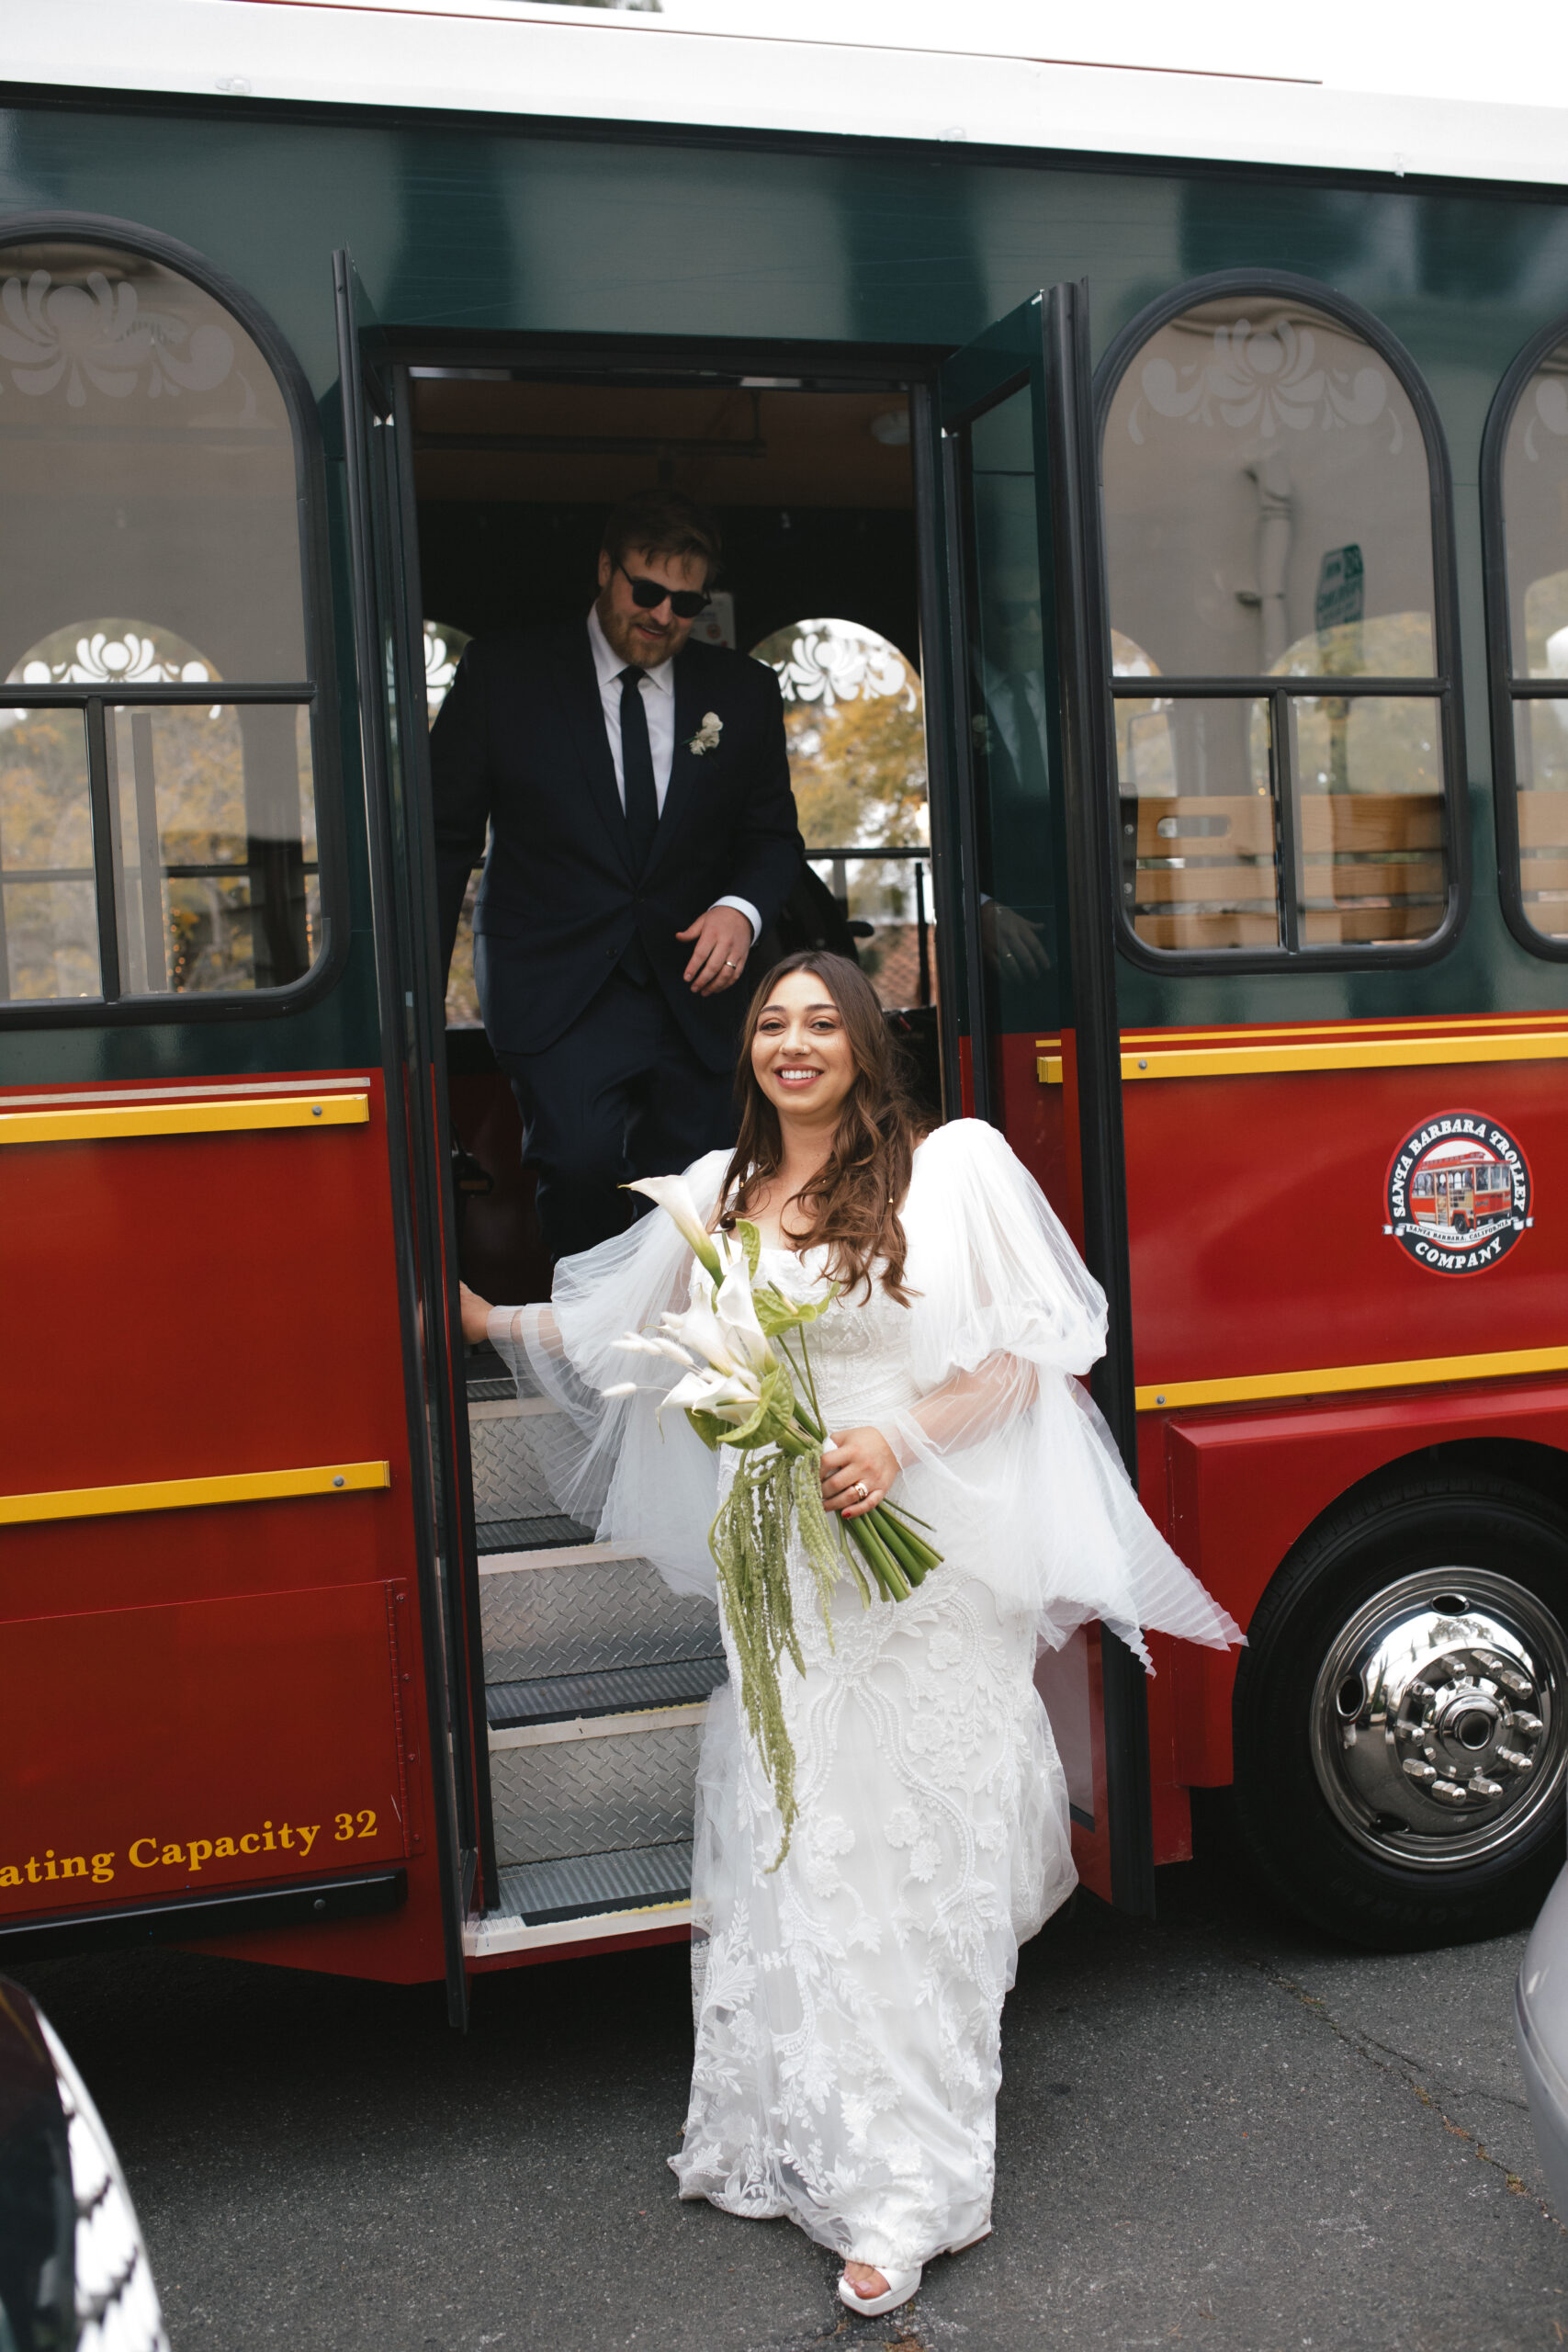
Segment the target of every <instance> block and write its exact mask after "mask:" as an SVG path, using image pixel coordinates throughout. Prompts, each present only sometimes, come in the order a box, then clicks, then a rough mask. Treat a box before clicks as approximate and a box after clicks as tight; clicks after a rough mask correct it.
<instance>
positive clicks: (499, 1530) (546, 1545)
mask: <svg viewBox="0 0 1568 2352" xmlns="http://www.w3.org/2000/svg"><path fill="white" fill-rule="evenodd" d="M474 1534H475V1537H476V1539H477V1541H478V1545H479V1557H480V1559H481V1560H492V1559H494V1558H495V1556H496V1555H497V1554H498V1553H500V1552H545V1551H549V1550H550V1549H552V1548H553V1547H554V1546H555V1545H557V1544H592V1541H593V1530H592V1528H591V1527H584V1526H583V1525H582V1524H581V1521H578V1520H575V1519H567V1518H565V1517H564V1516H563V1515H562V1513H560V1512H559V1511H549V1512H546V1513H544V1514H542V1515H541V1516H540V1517H539V1518H537V1519H481V1520H480V1521H479V1522H478V1524H477V1526H476V1527H475V1529H474Z"/></svg>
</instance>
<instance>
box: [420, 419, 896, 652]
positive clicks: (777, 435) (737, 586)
mask: <svg viewBox="0 0 1568 2352" xmlns="http://www.w3.org/2000/svg"><path fill="white" fill-rule="evenodd" d="M412 412H413V425H414V483H415V489H416V492H417V494H418V498H419V510H420V555H421V570H422V573H423V594H424V608H425V614H426V616H427V617H433V618H434V619H437V620H439V621H440V622H441V623H442V624H443V625H444V626H446V627H451V628H459V629H461V630H463V631H464V632H465V633H467V634H468V635H474V634H477V633H478V632H479V630H480V629H482V628H498V627H513V626H515V625H517V624H518V623H520V622H529V621H542V620H552V619H564V618H566V617H568V616H570V615H574V614H577V613H579V612H581V611H582V610H584V609H585V607H586V605H587V604H588V602H589V600H590V599H591V598H592V593H593V582H594V567H595V564H596V561H597V556H598V548H599V535H600V532H601V529H602V527H603V525H604V516H605V514H606V513H607V511H608V510H609V508H610V507H612V506H613V505H615V503H617V502H618V501H619V500H621V499H623V498H626V497H629V496H630V495H631V493H632V492H635V491H638V490H645V489H647V488H649V486H650V485H652V484H654V483H656V482H662V483H665V484H666V485H668V486H669V487H670V488H671V489H675V490H681V491H684V492H686V493H687V494H688V496H690V497H693V498H695V499H698V500H700V501H701V502H702V503H704V504H705V505H709V506H711V507H713V508H714V509H715V510H716V514H717V515H718V518H719V522H720V526H721V527H722V530H723V533H724V541H725V552H724V562H723V566H722V571H721V573H720V579H719V585H720V586H721V587H722V589H723V590H724V592H725V594H726V596H727V597H728V599H729V600H730V605H729V608H728V609H730V610H731V611H732V613H733V623H734V628H735V637H736V642H737V644H738V645H739V647H740V649H741V650H743V651H744V650H750V648H751V647H752V646H754V645H756V644H758V643H760V642H761V640H762V639H764V638H766V637H768V636H770V635H771V634H772V633H773V632H774V631H775V630H777V629H780V628H786V627H788V626H789V625H790V624H791V623H793V622H796V621H798V620H801V619H803V618H805V617H807V616H814V615H825V616H833V617H835V618H838V619H842V620H847V621H852V622H853V623H855V624H856V625H857V626H859V627H861V628H868V629H871V630H873V631H874V632H875V633H876V634H877V635H878V636H881V637H885V638H886V639H888V640H889V641H890V642H891V643H892V644H894V645H895V646H897V648H898V649H899V650H900V651H901V652H902V653H903V654H904V656H905V658H906V659H907V660H908V661H909V662H915V663H918V660H919V622H918V617H917V590H916V559H915V515H914V488H913V478H912V471H911V466H910V451H909V440H908V433H909V415H908V398H907V395H905V394H904V393H902V392H899V391H896V390H852V391H812V390H795V389H794V388H793V387H779V386H777V385H771V384H749V385H748V384H736V383H733V382H731V383H728V384H724V383H715V384H712V385H707V386H695V385H684V384H641V383H626V382H621V383H604V382H595V383H583V382H581V381H577V382H564V381H555V382H537V381H533V382H530V381H524V380H506V379H502V380H496V379H488V380H486V379H475V378H474V377H472V376H467V377H463V376H456V375H445V376H444V375H441V374H437V373H430V372H422V373H416V374H415V375H414V377H413V379H412Z"/></svg>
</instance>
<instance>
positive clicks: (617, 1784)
mask: <svg viewBox="0 0 1568 2352" xmlns="http://www.w3.org/2000/svg"><path fill="white" fill-rule="evenodd" d="M633 1723H634V1725H635V1728H628V1729H627V1730H626V1732H624V1733H600V1735H599V1736H595V1737H591V1738H582V1739H576V1738H572V1737H571V1736H570V1735H569V1736H567V1737H566V1738H564V1739H559V1738H558V1739H555V1740H551V1741H549V1742H547V1744H544V1745H541V1746H533V1745H530V1746H527V1747H495V1748H492V1749H491V1758H490V1784H491V1803H492V1804H493V1807H494V1812H495V1845H496V1857H497V1860H499V1861H500V1862H501V1864H502V1867H503V1868H511V1867H512V1866H513V1865H514V1864H517V1863H522V1862H550V1861H560V1860H566V1859H567V1858H568V1857H569V1856H570V1855H574V1854H612V1853H622V1854H624V1853H626V1851H627V1850H628V1849H631V1848H633V1847H644V1846H671V1845H678V1844H680V1843H681V1841H682V1839H688V1838H690V1837H691V1835H692V1813H693V1806H694V1799H695V1792H696V1779H697V1748H698V1744H699V1742H700V1741H701V1738H702V1725H701V1724H700V1723H694V1722H679V1723H674V1724H668V1725H663V1726H650V1725H649V1723H648V1720H647V1718H646V1717H644V1718H640V1719H638V1718H634V1719H633Z"/></svg>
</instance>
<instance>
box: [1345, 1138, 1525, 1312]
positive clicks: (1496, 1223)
mask: <svg viewBox="0 0 1568 2352" xmlns="http://www.w3.org/2000/svg"><path fill="white" fill-rule="evenodd" d="M1530 1193H1531V1184H1530V1171H1529V1160H1528V1159H1526V1158H1525V1155H1524V1153H1523V1152H1522V1151H1521V1149H1520V1148H1519V1146H1518V1145H1517V1143H1516V1142H1515V1140H1514V1138H1513V1136H1511V1135H1510V1134H1509V1133H1508V1131H1507V1129H1506V1127H1500V1126H1499V1125H1497V1122H1496V1120H1495V1119H1488V1118H1486V1117H1484V1116H1483V1114H1481V1113H1480V1112H1477V1111H1445V1112H1443V1113H1442V1114H1441V1115H1440V1116H1439V1117H1438V1118H1435V1119H1427V1120H1425V1121H1424V1122H1423V1123H1422V1125H1420V1126H1418V1127H1413V1128H1412V1129H1411V1132H1410V1133H1409V1135H1407V1136H1405V1138H1404V1142H1403V1143H1402V1144H1401V1145H1400V1147H1399V1148H1398V1150H1397V1151H1396V1152H1395V1153H1394V1155H1393V1159H1391V1160H1390V1162H1389V1168H1388V1184H1387V1212H1388V1222H1387V1224H1386V1225H1385V1226H1384V1227H1383V1231H1384V1233H1386V1234H1392V1235H1393V1238H1394V1239H1395V1240H1396V1241H1397V1242H1398V1244H1399V1246H1400V1248H1401V1249H1402V1250H1404V1251H1406V1252H1407V1254H1408V1255H1409V1256H1410V1257H1412V1258H1414V1259H1415V1260H1416V1264H1417V1265H1421V1266H1426V1267H1427V1268H1428V1269H1429V1270H1430V1271H1431V1272H1433V1273H1435V1274H1479V1273H1481V1272H1483V1271H1484V1269H1485V1268H1486V1267H1488V1266H1495V1264H1496V1263H1497V1261H1498V1260H1499V1259H1500V1258H1506V1256H1507V1254H1508V1252H1509V1250H1511V1249H1512V1248H1513V1246H1514V1244H1515V1242H1516V1241H1517V1239H1518V1238H1519V1236H1520V1234H1521V1233H1523V1232H1525V1231H1526V1229H1527V1228H1528V1227H1530V1226H1532V1225H1533V1224H1534V1223H1535V1219H1534V1218H1533V1217H1532V1216H1531V1215H1530Z"/></svg>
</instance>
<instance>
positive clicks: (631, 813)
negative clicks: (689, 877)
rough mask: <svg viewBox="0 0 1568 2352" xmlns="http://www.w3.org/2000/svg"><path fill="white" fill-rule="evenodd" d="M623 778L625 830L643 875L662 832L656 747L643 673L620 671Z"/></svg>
mask: <svg viewBox="0 0 1568 2352" xmlns="http://www.w3.org/2000/svg"><path fill="white" fill-rule="evenodd" d="M621 775H622V779H623V781H624V783H625V785H626V831H627V832H628V833H629V834H630V835H631V844H632V866H633V870H634V871H635V872H636V873H638V874H640V873H641V872H642V869H643V867H644V866H645V865H647V864H648V861H649V855H650V854H651V852H652V849H653V836H654V834H655V833H656V832H657V831H659V791H658V787H657V786H656V785H655V783H654V781H653V746H652V744H651V743H650V742H649V740H648V713H647V711H646V710H645V709H644V708H643V707H642V672H641V671H640V670H637V669H627V670H623V671H622V672H621Z"/></svg>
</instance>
